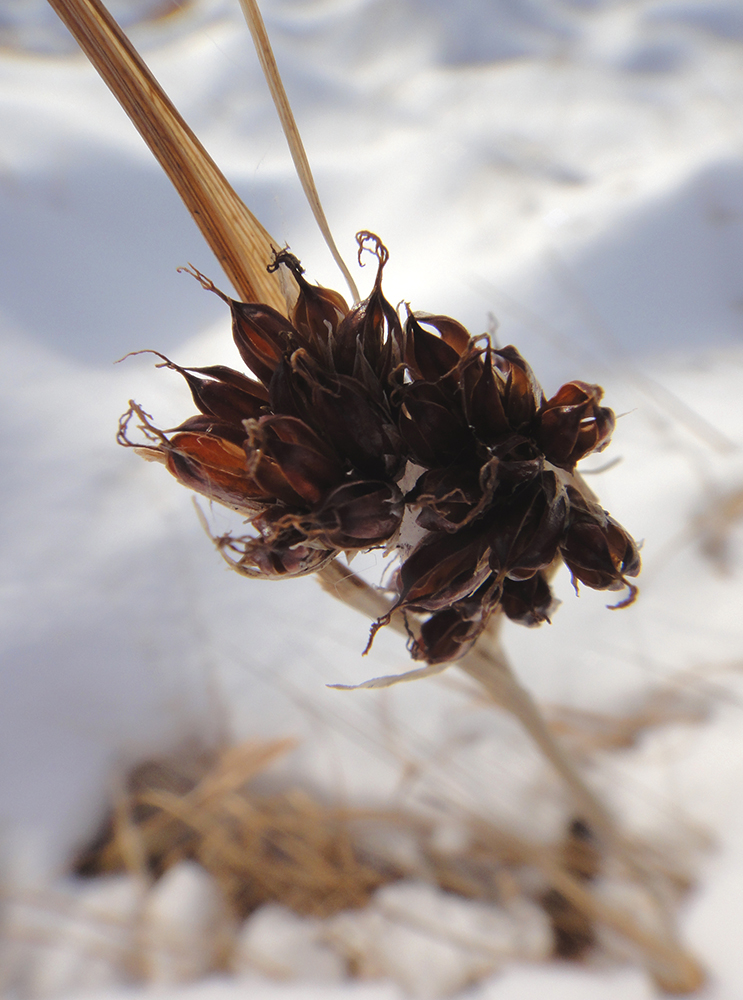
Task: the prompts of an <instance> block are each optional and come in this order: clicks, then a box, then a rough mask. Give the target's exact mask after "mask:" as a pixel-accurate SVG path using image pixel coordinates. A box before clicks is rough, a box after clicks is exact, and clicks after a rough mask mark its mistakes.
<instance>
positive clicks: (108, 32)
mask: <svg viewBox="0 0 743 1000" xmlns="http://www.w3.org/2000/svg"><path fill="white" fill-rule="evenodd" d="M49 3H50V4H51V6H52V7H53V8H54V10H55V11H56V12H57V13H58V14H59V16H60V17H61V18H62V20H63V21H64V22H65V24H66V25H67V27H68V28H69V30H70V31H71V33H72V34H73V35H74V37H75V38H76V39H77V41H78V43H79V44H80V46H81V48H82V49H83V51H84V52H85V54H86V55H87V56H88V58H89V59H90V61H91V62H92V63H93V65H94V66H95V68H96V69H97V70H98V72H99V73H100V75H101V77H102V78H103V80H104V81H105V82H106V84H107V85H108V87H109V88H110V89H111V91H112V92H113V94H114V96H115V97H116V98H117V100H118V101H119V102H120V104H121V105H122V107H123V108H124V110H125V111H126V113H127V114H128V115H129V117H130V118H131V120H132V122H133V123H134V125H135V126H136V128H137V129H138V131H139V132H140V134H141V135H142V138H143V139H144V140H145V142H146V143H147V145H148V146H149V148H150V149H151V150H152V152H153V154H154V155H155V157H156V158H157V160H158V161H159V163H160V164H161V166H162V167H163V169H164V170H165V172H166V174H167V175H168V177H169V178H170V180H171V181H172V183H173V185H174V187H175V188H176V190H177V191H178V193H179V194H180V196H181V198H182V199H183V201H184V203H185V205H186V208H187V209H188V211H189V213H190V214H191V216H192V218H193V219H194V221H195V222H196V224H197V226H198V227H199V229H200V230H201V232H202V234H203V236H204V238H205V239H206V241H207V243H208V244H209V246H210V247H211V249H212V251H213V252H214V254H215V256H216V257H217V259H218V261H219V262H220V264H221V265H222V267H223V269H224V271H225V273H226V274H227V276H228V278H229V280H230V281H231V283H232V284H233V286H234V288H235V290H236V291H237V293H238V296H239V297H240V298H241V299H242V300H243V301H246V302H263V303H266V304H268V305H271V306H273V307H274V308H276V309H278V310H280V311H285V309H286V302H285V297H284V294H283V291H282V288H281V284H280V279H279V276H278V274H269V273H267V271H266V265H267V264H268V263H269V262H270V261H271V260H272V241H271V238H270V236H269V234H268V233H267V232H266V231H265V229H264V228H263V227H262V226H261V224H260V223H259V222H258V220H257V219H256V218H255V216H254V215H253V214H252V213H251V212H250V211H249V210H248V208H247V207H246V206H245V205H244V204H243V202H242V201H241V200H240V198H239V197H238V196H237V194H236V193H235V191H234V190H233V189H232V187H231V186H230V184H229V183H228V182H227V180H226V178H225V177H224V175H223V174H222V173H221V171H220V170H219V168H218V167H217V166H216V164H215V163H214V161H213V160H212V159H211V158H210V156H209V154H208V153H207V152H206V150H205V149H204V147H203V146H202V145H201V143H200V142H199V140H198V139H197V138H196V136H195V135H194V134H193V132H192V131H191V129H190V128H189V127H188V125H186V123H185V122H184V120H183V119H182V118H181V116H180V115H179V114H178V112H177V111H176V109H175V108H174V106H173V105H172V103H171V102H170V100H169V99H168V97H167V96H166V94H165V93H164V91H163V90H162V88H161V87H160V86H159V84H158V83H157V81H156V80H155V79H154V77H153V76H152V74H151V73H150V71H149V70H148V68H147V67H146V65H145V64H144V62H143V61H142V59H141V58H140V56H139V55H138V54H137V52H136V51H135V49H134V48H133V47H132V45H131V43H130V42H129V40H128V39H127V38H126V36H125V35H124V33H123V32H122V31H121V29H120V28H119V26H118V25H117V24H116V22H115V21H114V20H113V18H112V17H111V16H110V14H109V13H108V11H107V10H106V9H105V7H104V6H103V4H102V3H100V0H49ZM242 3H243V9H244V12H245V14H246V17H247V18H248V22H249V24H250V25H251V31H252V33H253V35H254V38H255V39H256V42H257V45H258V49H259V55H260V58H261V61H262V64H263V65H264V67H265V66H268V67H269V69H268V70H267V75H268V79H269V86H270V88H271V90H272V93H273V96H274V99H275V101H276V103H277V106H278V107H279V112H280V117H281V119H282V122H283V123H284V125H285V128H286V127H287V120H288V119H287V114H286V112H287V109H288V101H287V100H286V95H285V93H284V92H283V87H280V89H279V88H278V85H277V79H278V80H279V82H280V78H279V77H278V70H276V68H275V61H274V60H273V56H272V54H270V46H268V45H267V39H266V36H265V28H264V27H263V25H262V22H261V21H260V18H259V15H258V16H257V17H256V16H255V15H256V12H257V11H256V8H255V5H254V3H253V2H252V0H242ZM264 43H265V44H264ZM289 114H290V112H289ZM290 125H291V127H289V128H288V129H287V132H288V139H289V143H290V148H291V149H292V155H293V156H294V159H295V162H297V163H298V165H299V169H300V172H302V171H303V167H302V162H303V161H304V162H306V156H304V150H303V149H302V150H301V152H300V151H299V150H300V148H301V144H300V146H297V142H296V140H297V138H298V132H297V130H296V125H295V124H294V121H293V118H291V122H290ZM307 171H309V166H308V165H307ZM308 177H309V179H308ZM310 182H311V175H308V173H303V174H302V183H303V186H304V187H305V190H306V191H307V190H308V187H311V189H312V190H314V183H312V184H310ZM315 195H316V192H315ZM310 200H311V201H312V192H311V191H310ZM318 204H319V199H318ZM316 214H317V213H316ZM323 219H324V216H323ZM323 228H327V223H325V227H323V225H322V224H321V229H323ZM336 253H337V251H336ZM354 297H355V296H354ZM321 579H322V583H323V586H324V587H325V588H326V589H327V590H329V591H330V592H331V593H333V595H334V596H335V597H337V598H339V599H340V600H342V601H344V602H345V603H347V604H350V605H351V606H352V607H355V608H357V609H358V610H361V611H363V613H364V614H367V615H369V616H370V617H372V618H378V617H380V615H384V614H385V613H386V612H387V610H388V603H387V602H386V601H385V600H384V598H383V597H382V596H381V595H380V594H378V593H377V592H375V591H374V590H373V589H372V588H371V587H369V586H368V585H366V584H365V583H364V582H363V581H361V580H359V579H358V578H357V577H355V576H353V574H350V573H349V571H348V570H347V569H346V568H344V567H342V566H341V565H339V564H337V563H331V564H330V566H328V567H326V568H325V569H324V570H322V571H321ZM392 625H393V627H395V628H397V630H398V631H405V624H404V622H403V621H402V618H401V617H399V616H398V617H397V619H396V618H394V617H393V619H392ZM486 634H487V633H486ZM485 638H486V637H485V636H483V639H485ZM457 665H458V666H459V667H460V669H462V670H464V671H465V672H466V673H468V674H469V675H470V676H471V677H473V678H474V679H475V680H476V681H477V682H478V683H479V684H480V685H482V687H483V688H484V689H485V690H486V691H487V692H488V694H489V695H490V696H491V697H492V698H493V699H494V700H495V701H496V702H497V703H498V704H499V705H501V706H502V707H503V708H504V709H506V710H507V711H509V712H511V713H513V715H515V716H516V718H518V719H519V721H520V722H521V723H522V725H523V726H524V727H525V728H526V729H527V731H528V732H529V733H530V735H531V736H532V738H533V739H534V741H535V742H536V744H537V745H538V746H539V748H540V749H541V750H542V752H543V753H544V754H545V756H546V757H547V759H548V760H549V761H550V762H551V764H552V765H553V766H554V767H555V769H556V771H557V772H558V773H559V774H560V775H561V776H562V778H563V779H564V780H565V782H566V784H567V786H568V788H569V789H570V791H571V793H572V795H573V797H574V799H575V802H576V804H577V806H578V808H579V810H580V812H581V815H582V816H583V817H584V818H585V819H586V820H587V821H588V822H589V823H590V824H591V826H592V827H593V828H594V829H595V831H596V832H597V834H598V835H599V836H600V838H601V839H602V841H603V844H604V847H605V848H606V849H608V850H610V851H613V852H614V853H615V854H616V855H617V857H619V858H620V859H622V860H623V861H624V862H625V865H626V867H627V869H628V872H629V873H630V874H631V875H633V876H634V877H635V878H636V879H637V881H638V882H639V883H640V884H643V885H646V886H648V887H649V888H650V891H651V895H654V896H655V899H656V901H657V904H658V905H657V909H658V924H659V928H660V929H659V931H658V933H657V935H651V936H650V938H646V940H645V950H646V954H647V963H648V967H649V969H650V970H651V972H653V974H654V975H655V977H656V979H657V981H658V982H659V983H660V984H661V985H663V987H664V988H666V989H669V988H670V989H672V990H673V991H674V992H690V991H692V990H694V989H697V988H698V987H699V985H700V983H701V982H702V981H703V975H702V973H701V971H700V969H699V967H698V966H697V965H696V963H695V962H694V961H693V959H691V958H690V957H689V956H688V955H686V954H685V953H684V951H683V949H682V947H681V945H680V944H678V942H677V938H676V935H675V932H674V928H673V924H672V919H671V917H670V914H669V913H668V912H667V910H666V908H665V907H664V905H663V903H662V893H653V882H654V878H653V876H652V873H651V872H649V871H648V870H647V868H646V866H645V865H644V864H643V862H642V860H641V859H640V857H639V853H638V852H637V851H636V850H635V849H634V847H633V845H631V844H629V843H628V842H627V841H626V840H625V838H624V837H623V836H622V834H621V832H620V831H619V830H618V828H617V825H616V822H615V821H614V819H613V817H612V816H611V814H610V813H609V812H608V810H607V809H606V807H605V806H604V805H603V803H602V802H601V801H600V800H599V799H598V797H597V796H596V795H595V794H594V792H593V791H592V790H591V789H590V788H589V787H588V785H587V784H586V783H585V781H584V780H583V779H582V777H581V776H580V774H579V772H578V770H577V768H576V766H575V765H574V763H573V762H572V761H571V760H570V759H569V757H568V756H567V754H566V753H565V751H564V750H563V749H562V748H561V747H560V745H559V744H558V743H557V741H556V740H555V739H554V737H553V735H552V733H551V732H550V731H549V729H548V727H547V725H546V723H545V721H544V717H543V715H542V713H541V712H540V711H539V708H538V706H537V705H536V704H535V702H534V700H533V699H532V697H531V696H530V694H529V693H528V692H527V691H526V690H525V689H524V688H523V687H522V686H521V685H520V684H519V682H518V681H517V679H516V678H515V676H514V674H513V672H512V671H511V669H510V667H509V665H508V663H507V661H506V659H505V657H504V655H503V653H502V651H501V650H500V649H499V647H498V644H497V622H496V624H495V627H494V628H491V629H490V630H489V639H486V641H485V642H482V641H481V642H480V643H479V644H478V646H476V647H475V649H474V650H473V651H472V652H471V653H469V654H468V655H467V656H466V657H464V658H463V659H461V660H459V661H458V664H457ZM440 669H443V667H439V666H438V665H437V666H436V667H434V668H422V669H421V670H414V671H410V672H409V673H407V674H405V675H403V678H402V679H404V680H412V679H415V678H418V677H422V676H430V675H431V674H433V673H437V672H439V671H440ZM398 679H399V678H378V679H377V680H375V681H373V682H370V683H368V684H367V685H362V686H366V687H378V686H384V685H385V684H389V683H393V682H395V681H396V680H398ZM578 889H579V890H580V891H577V890H575V889H573V896H574V897H575V902H576V904H577V905H580V906H584V907H586V908H588V909H590V910H592V911H595V912H596V914H597V916H599V917H600V919H604V920H606V921H607V922H609V923H612V924H613V925H614V926H615V927H619V926H624V925H625V924H626V925H627V927H631V926H634V925H633V924H632V921H631V920H630V919H629V918H626V917H625V916H623V915H621V914H615V916H614V918H611V919H609V917H610V914H611V912H613V911H611V909H610V908H609V907H607V906H606V905H604V904H602V905H601V906H599V905H598V904H597V903H596V902H595V901H593V902H591V900H592V897H591V894H590V891H589V890H587V889H584V888H581V887H580V886H579V887H578ZM565 894H566V895H569V893H568V892H567V888H566V892H565ZM599 911H600V913H599ZM627 933H628V936H630V937H632V936H633V935H634V936H635V937H636V936H637V934H639V931H637V934H635V932H632V933H629V932H627ZM661 969H662V970H663V971H662V972H661V971H660V970H661Z"/></svg>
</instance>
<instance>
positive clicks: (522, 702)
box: [318, 560, 704, 993]
mask: <svg viewBox="0 0 743 1000" xmlns="http://www.w3.org/2000/svg"><path fill="white" fill-rule="evenodd" d="M318 575H319V576H320V578H321V583H322V586H323V588H324V589H325V590H327V591H328V592H329V593H331V594H333V596H334V597H336V598H337V599H339V600H341V601H343V603H345V604H347V605H349V606H350V607H352V608H354V609H355V610H357V611H360V612H361V613H362V614H364V615H366V616H367V617H369V618H373V619H378V618H382V617H384V616H385V615H386V614H387V613H388V612H389V609H390V602H389V601H388V600H387V599H386V598H385V597H384V595H383V594H381V593H380V592H379V591H378V590H376V589H375V588H374V587H371V586H370V585H369V584H368V583H366V581H364V580H362V579H361V578H360V577H358V576H356V575H355V574H354V573H353V572H352V571H351V570H350V569H348V568H347V567H345V566H343V565H342V564H341V563H338V562H337V561H336V560H333V561H332V562H330V563H329V564H328V565H326V566H325V567H324V568H323V569H322V570H321V571H320V573H319V574H318ZM501 621H502V616H501V615H500V614H497V615H496V616H494V618H493V619H492V620H491V624H490V626H489V627H488V630H487V631H486V633H485V634H484V635H483V636H482V637H481V638H480V640H479V642H478V643H477V644H476V645H475V647H474V648H473V649H472V650H471V651H470V652H469V653H467V655H466V656H464V657H462V659H460V660H458V661H457V662H456V666H458V667H459V668H460V670H463V671H464V672H465V673H466V674H468V676H470V677H471V678H472V679H473V680H475V681H476V682H477V683H478V684H479V685H480V686H481V687H482V688H483V689H484V690H485V691H486V692H487V694H488V695H489V696H490V698H491V699H493V700H494V701H495V702H496V703H497V704H498V705H499V706H501V707H502V708H503V709H505V710H506V711H508V712H510V713H511V714H512V715H513V716H515V717H516V718H517V719H518V720H519V722H520V723H521V724H522V726H523V727H524V729H526V731H527V732H528V734H529V735H530V736H531V738H532V739H533V740H534V742H535V743H536V745H537V746H538V747H539V749H540V751H541V752H542V753H543V754H544V756H545V758H546V759H547V760H548V761H549V762H550V764H552V766H553V767H554V769H555V771H556V772H557V773H558V775H559V776H560V777H561V778H562V780H563V781H564V782H565V784H566V785H567V787H568V789H569V790H570V792H571V794H572V797H573V799H574V801H575V803H576V808H577V809H578V811H579V812H580V814H581V817H582V818H584V819H585V820H586V821H587V822H588V823H589V825H590V826H591V827H592V828H593V830H594V831H595V833H596V835H597V836H598V837H599V839H600V840H601V841H602V842H603V844H604V846H605V848H606V849H607V850H608V851H609V852H611V853H612V854H614V856H615V857H617V858H618V859H619V860H620V861H622V862H623V863H624V865H625V866H626V868H627V870H628V872H629V874H630V875H631V876H632V877H634V879H635V881H636V882H637V883H638V884H639V885H640V886H642V887H643V888H645V889H646V890H647V892H648V893H649V895H650V898H651V900H652V901H653V903H654V904H655V910H656V916H657V921H658V929H657V930H656V931H650V930H647V929H645V928H642V927H640V926H639V925H638V924H637V922H636V921H635V920H634V919H633V917H632V916H631V915H630V914H626V913H624V912H622V911H617V910H616V909H615V908H613V907H610V906H608V905H607V904H606V903H604V902H603V901H601V900H599V899H597V898H596V896H595V895H594V894H592V893H591V891H590V889H588V888H586V887H585V886H582V885H581V884H580V883H579V882H577V881H576V880H575V879H573V878H571V877H570V876H569V875H568V874H567V873H566V872H565V871H564V870H563V869H562V868H560V866H559V865H555V864H552V865H551V866H550V868H549V873H548V874H549V877H550V880H551V882H552V884H553V885H554V886H555V888H557V889H559V890H560V891H561V892H563V893H564V895H565V896H566V897H567V898H568V899H570V900H571V901H572V902H573V903H575V905H576V906H578V907H580V908H581V909H582V910H583V911H584V912H585V913H587V914H588V915H589V916H593V917H595V918H597V919H600V920H602V921H603V922H605V923H606V924H607V925H608V926H610V927H612V928H614V929H615V930H617V931H619V932H620V933H621V934H623V936H625V937H626V938H628V939H629V940H630V941H633V942H634V943H635V944H639V945H640V946H641V947H642V949H643V951H644V953H645V955H646V962H647V966H648V971H649V972H650V973H651V974H652V976H653V978H654V979H655V981H656V982H657V984H658V985H659V986H660V987H661V989H664V990H666V991H668V992H671V993H690V992H693V991H694V990H696V989H698V988H699V986H700V985H701V984H702V983H703V981H704V974H703V972H702V970H701V968H700V966H699V964H698V963H697V962H696V960H695V959H694V958H693V957H692V956H690V955H689V954H687V952H686V951H685V950H684V948H683V946H682V945H681V943H680V942H679V941H678V936H677V933H676V929H675V926H674V922H673V920H672V917H671V915H670V913H669V912H668V908H667V907H666V905H665V902H664V899H663V896H662V894H661V893H660V892H658V891H656V885H655V883H656V879H655V875H654V873H653V872H652V871H651V870H650V869H649V868H648V866H647V865H646V864H644V863H643V861H642V859H641V858H640V857H639V856H638V854H637V852H636V850H634V848H633V845H632V844H630V843H629V842H628V841H627V840H626V838H625V837H624V835H623V834H622V832H621V831H620V829H619V828H618V826H617V823H616V821H615V819H614V817H613V816H612V814H611V812H610V811H609V810H608V809H607V807H606V806H605V805H604V803H603V802H602V801H601V799H600V798H599V796H598V795H596V793H595V792H594V791H593V790H592V789H591V788H590V787H589V786H588V784H587V783H586V782H585V781H584V779H583V778H582V777H581V774H580V771H579V770H578V768H577V766H576V764H575V763H574V762H573V761H572V760H571V758H570V755H569V754H568V753H567V752H566V750H565V749H564V748H563V747H562V746H561V745H560V743H559V741H558V740H557V739H556V738H555V736H554V735H553V733H552V732H551V731H550V729H549V726H548V725H547V722H546V720H545V718H544V716H543V715H542V713H541V711H540V710H539V706H538V705H537V703H536V702H535V700H534V699H533V698H532V696H531V694H530V693H529V692H528V691H527V690H526V688H524V687H523V686H522V685H521V684H520V683H519V681H518V679H517V678H516V676H515V674H514V673H513V671H512V669H511V667H510V665H509V663H508V660H507V658H506V656H505V653H504V652H503V650H502V649H501V647H500V646H499V644H498V631H499V627H500V623H501ZM390 626H391V627H392V628H394V629H395V631H398V632H401V633H403V634H408V631H409V629H410V627H411V623H410V622H407V623H406V622H405V621H404V620H403V617H402V615H400V614H393V615H392V618H391V620H390Z"/></svg>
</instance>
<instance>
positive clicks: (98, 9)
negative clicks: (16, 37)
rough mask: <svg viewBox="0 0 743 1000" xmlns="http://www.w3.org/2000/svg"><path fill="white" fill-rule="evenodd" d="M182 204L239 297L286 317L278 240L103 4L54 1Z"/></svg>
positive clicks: (91, 0) (88, 0)
mask: <svg viewBox="0 0 743 1000" xmlns="http://www.w3.org/2000/svg"><path fill="white" fill-rule="evenodd" d="M49 3H50V4H51V6H52V7H53V8H54V10H55V11H56V12H57V14H58V15H59V16H60V17H61V19H62V20H63V21H64V23H65V24H66V25H67V27H68V28H69V30H70V31H71V33H72V34H73V35H74V37H75V39H76V40H77V42H78V44H79V45H80V47H81V48H82V50H83V52H84V53H85V54H86V55H87V57H88V59H89V60H90V61H91V63H92V64H93V65H94V66H95V68H96V69H97V70H98V72H99V74H100V75H101V77H102V78H103V80H104V81H105V83H106V84H107V85H108V87H109V88H110V90H111V91H112V93H113V94H114V96H115V97H116V99H117V100H118V101H119V103H120V104H121V106H122V107H123V109H124V110H125V111H126V113H127V114H128V115H129V117H130V118H131V120H132V122H133V123H134V125H135V126H136V128H137V130H138V131H139V133H140V135H141V136H142V138H143V139H144V141H145V142H146V143H147V145H148V146H149V148H150V149H151V150H152V152H153V153H154V155H155V157H156V158H157V160H158V162H159V163H160V165H161V166H162V168H163V170H164V171H165V173H166V174H167V175H168V177H169V178H170V180H171V182H172V184H173V186H174V187H175V189H176V190H177V191H178V194H179V195H180V196H181V198H182V199H183V201H184V203H185V205H186V208H187V209H188V211H189V212H190V213H191V217H192V218H193V220H194V222H195V223H196V225H197V226H198V227H199V229H200V230H201V233H202V235H203V236H204V239H205V240H206V241H207V243H208V244H209V246H210V247H211V249H212V251H213V253H214V255H215V256H216V258H217V260H218V261H219V263H220V264H221V266H222V267H223V269H224V271H225V274H226V275H227V277H228V278H229V279H230V281H231V282H232V284H233V286H234V288H235V290H236V291H237V294H238V295H239V296H240V298H242V299H243V300H244V301H246V302H265V303H267V304H268V305H271V306H273V307H274V308H275V309H278V310H280V311H284V310H285V308H286V300H285V298H284V295H283V293H282V291H281V286H280V284H279V277H278V275H274V274H268V273H267V271H266V266H267V265H268V264H270V263H271V261H272V259H273V254H272V240H271V237H270V236H269V234H268V233H267V232H266V230H265V229H264V228H263V226H262V225H261V224H260V223H259V222H258V220H257V219H256V218H255V216H254V215H253V214H252V213H251V212H250V211H249V210H248V209H247V208H246V206H245V205H244V204H243V202H242V201H241V200H240V198H239V197H238V196H237V194H236V193H235V191H234V190H233V188H232V187H231V185H230V184H229V183H228V181H227V180H226V178H225V176H224V174H222V172H221V171H220V170H219V168H218V167H217V165H216V164H215V163H214V161H213V160H212V158H211V157H210V156H209V154H208V153H207V152H206V150H205V149H204V147H203V146H202V145H201V143H200V142H199V140H198V139H197V138H196V136H195V135H194V133H193V132H192V131H191V129H190V128H189V127H188V125H187V124H186V123H185V121H184V120H183V118H181V116H180V115H179V114H178V112H177V111H176V109H175V107H174V106H173V104H172V103H171V102H170V100H169V98H168V97H167V95H166V94H165V92H164V91H163V89H162V88H161V87H160V85H159V84H158V82H157V80H155V78H154V77H153V75H152V73H151V72H150V71H149V69H148V68H147V66H146V65H145V64H144V62H143V61H142V59H141V58H140V56H139V55H138V53H137V52H136V50H135V49H134V48H133V46H132V45H131V43H130V42H129V39H128V38H127V37H126V35H125V34H124V32H123V31H122V30H121V28H120V27H119V25H118V24H117V23H116V22H115V21H114V19H113V18H112V17H111V15H110V14H109V13H108V11H107V10H106V8H105V7H104V6H103V4H102V3H101V2H100V0H49Z"/></svg>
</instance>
